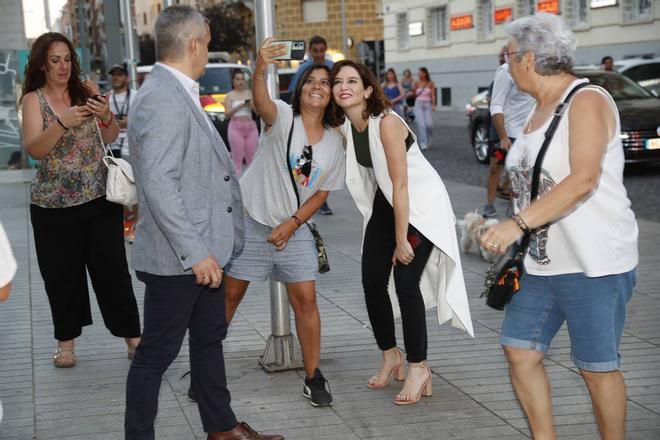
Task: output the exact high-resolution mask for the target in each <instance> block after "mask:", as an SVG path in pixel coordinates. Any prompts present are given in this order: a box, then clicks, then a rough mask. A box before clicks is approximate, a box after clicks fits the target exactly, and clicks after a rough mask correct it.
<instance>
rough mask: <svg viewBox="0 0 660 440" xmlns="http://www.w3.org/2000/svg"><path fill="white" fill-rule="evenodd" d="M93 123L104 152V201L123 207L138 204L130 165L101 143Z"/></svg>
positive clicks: (100, 137) (99, 131)
mask: <svg viewBox="0 0 660 440" xmlns="http://www.w3.org/2000/svg"><path fill="white" fill-rule="evenodd" d="M94 122H96V130H97V132H98V135H99V139H100V140H101V145H103V148H104V152H105V155H104V156H103V163H104V164H105V166H106V167H107V168H108V180H107V181H106V187H105V198H106V200H108V201H109V202H114V203H119V204H120V205H124V206H133V205H136V204H137V202H138V199H137V188H136V187H135V177H133V168H131V164H130V163H128V162H127V161H126V160H124V159H120V158H118V157H115V156H114V155H113V154H112V150H111V149H110V147H109V146H108V145H105V143H104V142H103V136H101V129H100V128H99V125H98V121H94Z"/></svg>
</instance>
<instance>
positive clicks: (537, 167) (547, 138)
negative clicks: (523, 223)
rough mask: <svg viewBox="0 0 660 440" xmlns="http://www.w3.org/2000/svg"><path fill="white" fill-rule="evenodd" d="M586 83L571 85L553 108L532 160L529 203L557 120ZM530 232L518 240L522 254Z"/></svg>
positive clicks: (557, 122) (536, 193)
mask: <svg viewBox="0 0 660 440" xmlns="http://www.w3.org/2000/svg"><path fill="white" fill-rule="evenodd" d="M587 85H589V83H588V82H584V83H580V84H578V85H576V86H575V87H573V90H571V91H570V92H569V93H568V95H566V99H564V101H563V102H562V103H561V104H559V105H558V106H557V108H556V109H555V112H554V117H553V118H552V121H551V122H550V125H549V126H548V129H547V130H546V131H545V139H544V140H543V145H541V149H540V150H539V154H538V155H537V156H536V161H535V162H534V174H532V191H531V194H530V199H529V203H530V204H532V202H534V200H536V197H537V196H538V193H539V185H540V182H539V181H540V180H541V179H540V178H541V166H542V165H543V158H544V157H545V153H546V152H547V151H548V147H549V146H550V142H551V141H552V138H553V137H554V135H555V132H556V131H557V127H558V126H559V121H561V118H562V116H563V115H564V112H565V111H566V108H568V104H569V103H570V102H571V98H573V95H575V93H576V92H577V91H578V90H580V89H581V88H583V87H586V86H587ZM535 229H538V228H535ZM532 232H534V231H530V232H527V233H525V235H523V238H522V241H521V242H520V251H519V252H520V253H522V254H524V253H525V252H527V247H528V246H529V242H530V240H531V236H532Z"/></svg>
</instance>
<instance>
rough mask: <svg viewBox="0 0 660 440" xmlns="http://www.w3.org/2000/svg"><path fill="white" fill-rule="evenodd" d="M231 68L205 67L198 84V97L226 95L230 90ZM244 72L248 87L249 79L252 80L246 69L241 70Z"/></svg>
mask: <svg viewBox="0 0 660 440" xmlns="http://www.w3.org/2000/svg"><path fill="white" fill-rule="evenodd" d="M233 70H234V68H233V67H207V68H206V71H205V72H204V75H202V76H201V77H200V78H199V80H198V82H199V94H200V95H212V94H221V93H228V92H229V91H230V90H231V72H232V71H233ZM241 70H243V72H245V79H246V80H247V81H248V86H250V79H251V78H252V75H251V72H250V70H249V69H248V68H245V69H241Z"/></svg>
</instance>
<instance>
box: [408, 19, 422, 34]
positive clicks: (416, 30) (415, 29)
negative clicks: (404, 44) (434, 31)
mask: <svg viewBox="0 0 660 440" xmlns="http://www.w3.org/2000/svg"><path fill="white" fill-rule="evenodd" d="M423 34H424V27H423V26H422V22H421V21H414V22H412V23H410V24H408V35H410V36H411V37H416V36H418V35H423Z"/></svg>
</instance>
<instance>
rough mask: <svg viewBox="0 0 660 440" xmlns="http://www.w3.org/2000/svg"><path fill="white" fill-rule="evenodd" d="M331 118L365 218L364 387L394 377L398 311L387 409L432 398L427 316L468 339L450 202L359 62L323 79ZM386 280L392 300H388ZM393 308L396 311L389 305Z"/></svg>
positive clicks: (379, 384) (469, 325)
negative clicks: (378, 354) (399, 383)
mask: <svg viewBox="0 0 660 440" xmlns="http://www.w3.org/2000/svg"><path fill="white" fill-rule="evenodd" d="M331 75H332V78H333V90H332V92H333V97H334V100H335V104H336V105H337V113H336V116H337V118H338V119H340V120H345V122H344V124H343V125H342V132H343V134H344V136H345V137H346V143H347V145H346V185H347V186H348V189H349V191H350V193H351V195H352V196H353V199H354V200H355V203H356V205H357V206H358V209H359V210H360V212H361V213H362V215H363V217H364V229H363V231H364V236H363V242H362V285H363V288H364V294H365V300H366V304H367V312H368V314H369V320H370V322H371V327H372V328H373V331H374V336H375V337H376V342H377V343H378V347H379V348H380V349H381V350H382V359H381V362H380V367H379V369H378V372H377V373H376V375H374V376H373V377H372V378H371V379H369V381H368V383H367V386H368V387H369V388H371V389H378V388H382V387H384V386H386V385H387V384H388V382H389V380H390V378H391V376H392V375H394V377H395V378H396V379H398V380H402V379H403V377H404V376H403V355H402V353H401V351H400V350H399V349H398V348H397V342H396V337H395V331H394V317H395V314H397V315H398V314H399V312H400V313H401V319H402V324H403V339H404V344H405V348H406V358H407V360H408V367H409V368H408V375H407V378H406V382H405V384H404V386H403V389H402V390H401V391H400V392H399V394H397V396H396V398H395V399H394V403H395V404H397V405H408V404H413V403H417V402H418V401H419V400H420V398H421V397H422V396H423V395H424V396H430V395H431V377H432V374H431V370H430V368H429V366H428V364H427V362H426V350H427V333H426V314H425V311H426V309H427V308H431V307H433V306H437V307H438V312H437V314H438V321H439V322H440V323H443V322H445V321H447V320H449V319H451V320H452V325H453V326H454V327H458V328H461V329H463V330H465V331H467V332H468V333H469V334H470V335H471V336H473V330H472V321H471V318H470V309H469V306H468V301H467V292H466V290H465V282H464V280H463V273H462V270H461V260H460V254H459V250H458V241H457V239H456V229H455V218H454V214H453V211H452V207H451V203H450V201H449V196H448V194H447V191H446V190H445V187H444V185H443V183H442V180H441V179H440V176H438V173H437V172H436V171H435V169H434V168H433V167H432V166H431V164H430V163H429V162H428V161H427V160H426V159H425V158H424V155H423V154H422V152H421V151H420V148H419V145H418V144H417V138H416V137H415V135H414V134H413V133H412V131H411V130H410V128H409V127H408V126H407V125H406V123H405V122H404V121H403V119H402V118H401V117H400V116H399V115H397V114H396V113H395V112H394V111H392V108H391V104H390V102H389V101H388V100H387V99H386V97H385V95H384V93H383V89H382V88H381V86H380V84H378V81H377V80H376V78H375V77H374V75H373V74H372V73H371V71H370V70H369V69H368V68H367V67H366V66H364V65H363V64H359V63H355V62H353V61H348V60H346V61H340V62H338V63H336V64H335V65H334V67H333V68H332V72H331ZM392 271H393V272H394V287H395V291H396V293H395V294H394V295H392V294H390V295H388V282H389V279H390V274H391V272H392ZM397 303H398V306H397Z"/></svg>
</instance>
